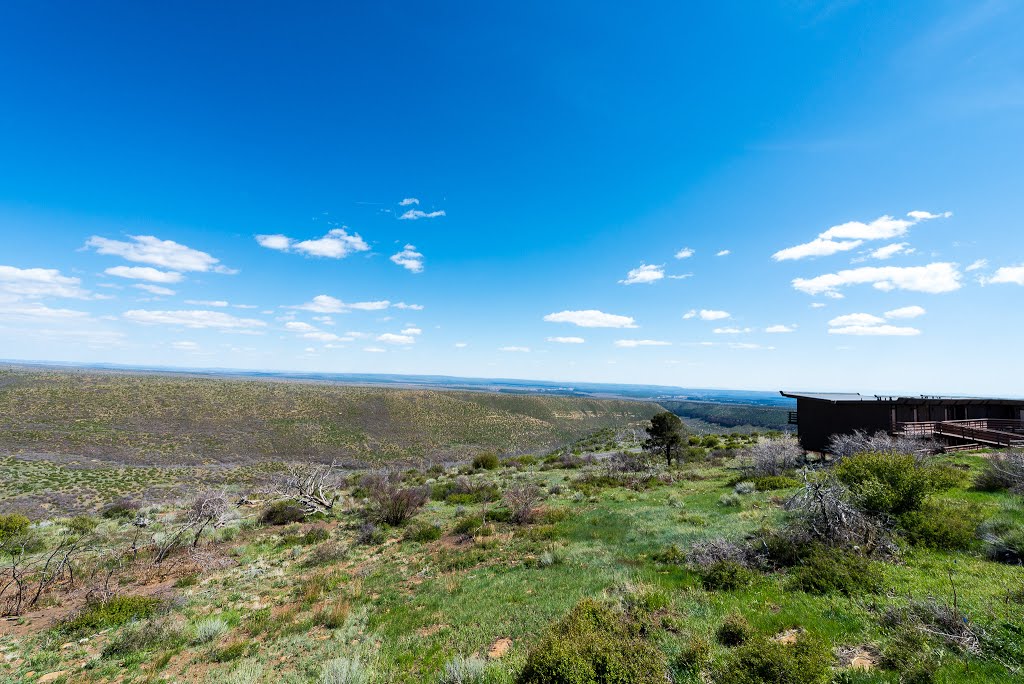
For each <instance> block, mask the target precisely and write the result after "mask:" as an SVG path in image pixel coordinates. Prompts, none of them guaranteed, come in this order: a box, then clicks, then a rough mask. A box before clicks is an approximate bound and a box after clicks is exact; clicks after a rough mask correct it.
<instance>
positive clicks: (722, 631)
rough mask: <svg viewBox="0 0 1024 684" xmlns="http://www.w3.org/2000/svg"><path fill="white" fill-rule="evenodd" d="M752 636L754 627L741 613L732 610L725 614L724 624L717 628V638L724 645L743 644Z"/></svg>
mask: <svg viewBox="0 0 1024 684" xmlns="http://www.w3.org/2000/svg"><path fill="white" fill-rule="evenodd" d="M752 636H754V628H753V627H751V626H750V622H749V621H748V620H747V618H745V617H743V615H742V614H741V613H737V612H735V611H734V612H732V613H729V614H728V615H726V616H725V619H724V620H722V624H720V625H719V626H718V629H717V630H715V638H716V639H718V643H720V644H722V645H723V646H742V645H743V644H745V643H746V642H747V641H748V640H749V639H750V638H751V637H752Z"/></svg>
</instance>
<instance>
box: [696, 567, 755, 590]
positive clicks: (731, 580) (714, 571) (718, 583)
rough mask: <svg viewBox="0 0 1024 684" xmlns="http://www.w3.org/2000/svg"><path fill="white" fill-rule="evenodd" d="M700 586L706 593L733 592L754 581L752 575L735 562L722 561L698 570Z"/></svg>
mask: <svg viewBox="0 0 1024 684" xmlns="http://www.w3.org/2000/svg"><path fill="white" fill-rule="evenodd" d="M700 580H701V584H703V585H704V588H705V589H707V590H708V591H733V590H736V589H741V588H743V587H746V586H750V584H751V583H752V582H753V581H754V573H753V572H751V571H750V570H748V569H747V568H745V567H743V566H742V565H740V564H739V563H738V562H736V561H732V560H722V561H718V562H716V563H712V564H711V565H709V566H707V567H706V568H703V569H701V570H700Z"/></svg>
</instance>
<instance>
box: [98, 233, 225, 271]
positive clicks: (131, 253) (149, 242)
mask: <svg viewBox="0 0 1024 684" xmlns="http://www.w3.org/2000/svg"><path fill="white" fill-rule="evenodd" d="M128 238H129V240H130V242H126V241H123V240H111V239H109V238H105V237H100V236H98V235H93V236H92V237H90V238H89V239H88V240H86V242H85V246H86V247H88V248H92V249H95V250H96V253H97V254H108V255H113V256H119V257H121V258H122V259H126V260H127V261H135V262H138V263H143V264H152V265H154V266H161V267H163V268H167V269H170V270H172V271H198V272H202V273H205V272H207V271H214V272H216V273H237V271H234V270H233V269H230V268H227V267H226V266H224V265H223V264H221V263H220V259H217V258H216V257H213V256H210V255H209V254H207V253H206V252H201V251H199V250H198V249H192V248H191V247H186V246H185V245H182V244H180V243H177V242H175V241H174V240H161V239H160V238H157V237H154V236H152V235H129V236H128Z"/></svg>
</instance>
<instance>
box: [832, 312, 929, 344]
mask: <svg viewBox="0 0 1024 684" xmlns="http://www.w3.org/2000/svg"><path fill="white" fill-rule="evenodd" d="M906 308H907V309H911V308H914V307H906ZM917 308H920V307H917ZM894 312H900V310H899V309H894ZM889 313H893V312H889ZM922 313H923V310H922ZM895 317H896V318H899V317H900V316H899V315H897V316H895ZM828 325H829V330H828V332H829V334H830V335H857V336H862V337H864V336H876V337H910V336H914V335H920V334H921V331H920V330H918V329H917V328H910V327H904V326H896V325H891V324H889V323H886V321H885V319H884V318H882V317H880V316H875V315H874V314H868V313H852V314H846V315H843V316H836V317H835V318H833V319H832V320H830V321H829V322H828Z"/></svg>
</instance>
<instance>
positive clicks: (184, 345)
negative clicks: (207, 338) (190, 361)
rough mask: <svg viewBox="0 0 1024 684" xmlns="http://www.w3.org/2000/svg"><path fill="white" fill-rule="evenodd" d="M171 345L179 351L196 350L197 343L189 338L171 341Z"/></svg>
mask: <svg viewBox="0 0 1024 684" xmlns="http://www.w3.org/2000/svg"><path fill="white" fill-rule="evenodd" d="M171 346H172V347H174V348H175V349H178V350H180V351H198V350H199V344H198V343H197V342H192V341H191V340H180V341H178V342H171Z"/></svg>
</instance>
